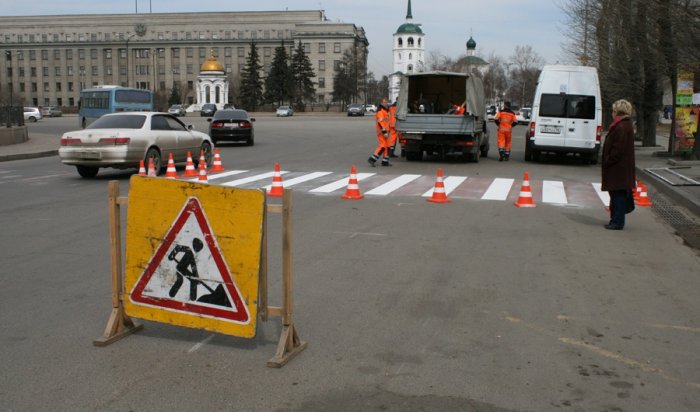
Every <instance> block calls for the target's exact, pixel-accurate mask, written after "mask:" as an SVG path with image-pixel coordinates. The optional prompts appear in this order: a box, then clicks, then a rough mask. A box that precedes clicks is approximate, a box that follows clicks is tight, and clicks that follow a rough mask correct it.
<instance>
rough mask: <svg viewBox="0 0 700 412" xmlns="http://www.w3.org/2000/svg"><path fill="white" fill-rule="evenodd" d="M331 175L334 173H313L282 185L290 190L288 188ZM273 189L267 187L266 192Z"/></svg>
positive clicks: (270, 186)
mask: <svg viewBox="0 0 700 412" xmlns="http://www.w3.org/2000/svg"><path fill="white" fill-rule="evenodd" d="M331 173H333V172H313V173H309V174H305V175H303V176H299V177H295V178H294V179H289V180H285V181H284V182H282V183H283V186H284V187H285V188H288V187H292V186H294V185H297V184H299V183H304V182H308V181H309V180H313V179H317V178H319V177H323V176H326V175H329V174H331ZM271 188H272V185H267V186H265V190H270V189H271Z"/></svg>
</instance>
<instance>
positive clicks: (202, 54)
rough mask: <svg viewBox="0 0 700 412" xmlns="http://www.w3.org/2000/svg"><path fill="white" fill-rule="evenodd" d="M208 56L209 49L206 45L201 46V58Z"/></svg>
mask: <svg viewBox="0 0 700 412" xmlns="http://www.w3.org/2000/svg"><path fill="white" fill-rule="evenodd" d="M206 57H207V49H206V47H200V48H199V58H200V59H204V58H206Z"/></svg>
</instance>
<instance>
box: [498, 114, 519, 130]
mask: <svg viewBox="0 0 700 412" xmlns="http://www.w3.org/2000/svg"><path fill="white" fill-rule="evenodd" d="M495 120H496V123H497V124H498V131H499V132H510V129H512V128H513V126H515V125H516V124H518V118H517V117H516V116H515V113H513V112H512V111H510V110H508V109H507V110H501V111H500V112H498V114H497V115H496V118H495Z"/></svg>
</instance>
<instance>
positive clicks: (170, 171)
mask: <svg viewBox="0 0 700 412" xmlns="http://www.w3.org/2000/svg"><path fill="white" fill-rule="evenodd" d="M165 177H166V178H168V179H177V169H175V161H174V160H173V154H172V153H169V154H168V168H167V169H166V170H165Z"/></svg>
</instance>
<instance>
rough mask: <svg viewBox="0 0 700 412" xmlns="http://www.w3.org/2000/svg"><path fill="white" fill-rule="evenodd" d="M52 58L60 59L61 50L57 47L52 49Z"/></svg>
mask: <svg viewBox="0 0 700 412" xmlns="http://www.w3.org/2000/svg"><path fill="white" fill-rule="evenodd" d="M53 59H54V60H60V59H61V51H60V50H59V49H54V51H53Z"/></svg>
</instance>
